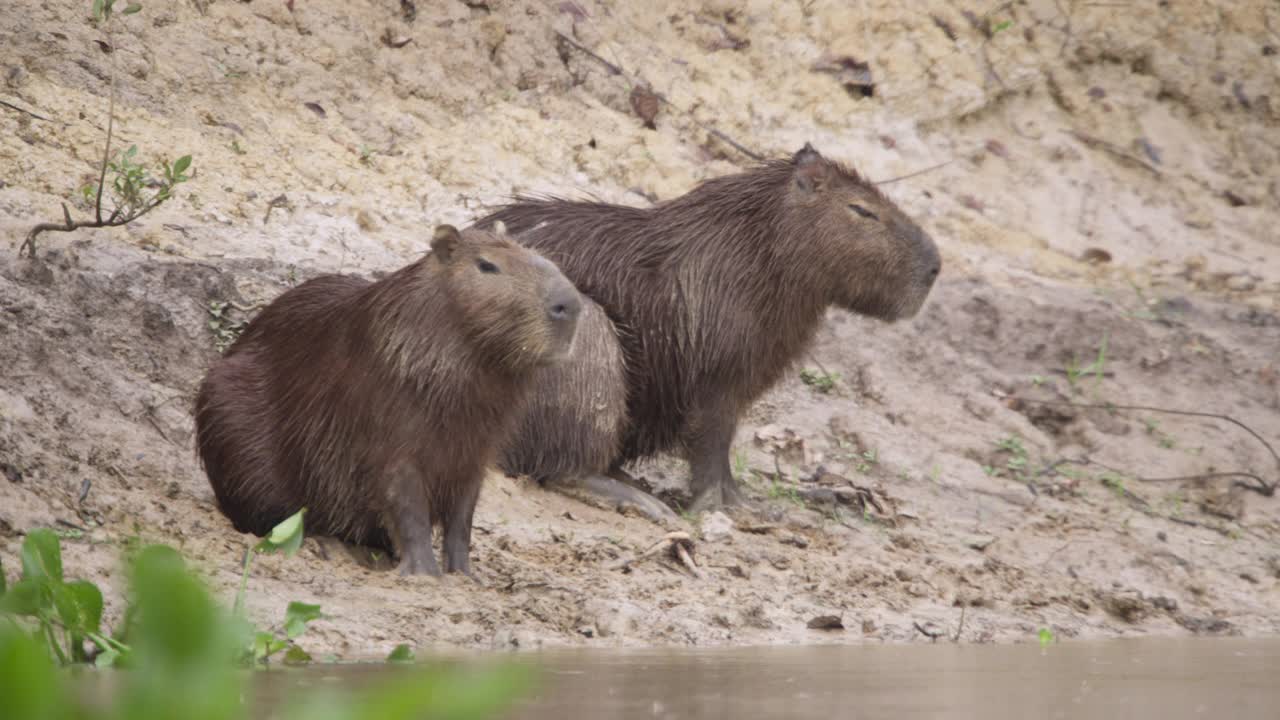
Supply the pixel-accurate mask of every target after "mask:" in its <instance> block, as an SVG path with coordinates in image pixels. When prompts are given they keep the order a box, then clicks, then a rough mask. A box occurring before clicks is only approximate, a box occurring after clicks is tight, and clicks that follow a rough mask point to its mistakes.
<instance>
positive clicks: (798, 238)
mask: <svg viewBox="0 0 1280 720" xmlns="http://www.w3.org/2000/svg"><path fill="white" fill-rule="evenodd" d="M495 221H501V222H503V223H505V224H506V227H507V228H509V230H510V231H511V232H512V233H514V234H516V235H517V236H518V237H519V238H520V241H521V242H522V243H524V244H526V245H528V246H530V247H533V248H535V249H537V250H538V251H539V252H542V253H543V254H544V255H546V257H547V258H548V259H550V260H552V261H553V262H555V263H556V264H557V265H559V266H560V268H561V269H562V270H563V271H564V273H565V275H566V276H568V277H569V279H570V280H572V281H573V282H574V284H575V285H576V286H577V287H578V289H579V290H580V291H581V292H582V294H583V295H584V296H586V297H588V298H590V299H592V300H593V301H594V302H596V303H598V304H599V305H600V306H601V307H602V308H603V309H604V311H605V312H606V313H607V314H608V316H609V318H610V319H611V320H612V321H613V322H614V323H615V325H616V327H617V333H618V334H617V338H618V340H619V341H620V343H621V346H622V348H623V350H624V356H625V360H626V385H627V388H626V391H627V412H626V418H625V424H624V427H625V429H624V430H623V432H622V438H621V441H620V446H621V451H620V452H618V453H617V454H616V456H615V457H614V462H613V465H615V466H616V465H618V464H620V463H622V462H626V461H630V460H633V459H636V458H640V457H644V456H648V455H652V454H654V453H659V452H664V451H671V450H679V451H682V452H683V453H684V454H685V455H686V457H687V458H688V459H689V461H690V465H691V472H692V489H693V491H694V493H695V495H696V496H698V498H699V501H700V502H705V503H706V505H707V506H715V505H719V504H721V501H724V502H731V501H733V500H735V499H736V494H737V488H736V484H735V482H734V481H733V478H732V474H731V471H730V466H729V457H728V454H729V445H730V443H731V442H732V439H733V435H734V431H735V429H736V426H737V421H738V418H739V417H740V415H741V414H742V413H743V412H744V411H745V410H746V409H747V408H748V407H749V406H750V404H751V403H752V402H753V401H754V400H755V399H756V398H758V397H759V396H760V395H761V394H762V393H763V392H764V391H766V390H767V389H768V388H769V387H770V386H772V385H773V384H774V383H776V382H777V381H778V379H779V378H781V377H782V375H783V373H784V372H785V371H786V370H787V369H788V368H789V367H790V366H791V365H792V364H793V363H794V362H795V361H796V360H797V359H799V358H800V356H801V355H802V354H803V352H804V351H805V349H806V348H807V347H808V346H809V344H810V343H811V342H812V340H813V337H814V335H815V333H816V331H817V328H818V326H819V323H820V322H821V320H822V318H823V316H824V313H825V311H826V309H827V308H828V307H829V306H832V305H834V306H837V307H842V308H845V309H847V310H851V311H853V312H858V313H862V314H865V315H870V316H873V317H878V318H881V319H884V320H888V321H892V320H896V319H898V318H903V317H910V316H912V315H914V314H915V313H916V312H918V311H919V309H920V307H921V306H922V305H923V303H924V301H925V298H926V297H927V295H928V293H929V290H930V288H931V287H932V284H933V281H934V279H935V277H936V276H937V274H938V272H939V270H940V266H941V261H940V259H939V255H938V252H937V248H936V246H935V245H934V243H933V241H932V239H930V238H929V236H928V235H927V234H926V233H925V232H924V231H923V230H921V229H920V227H919V226H918V225H916V223H914V222H913V221H912V220H911V219H910V218H908V217H907V216H906V215H905V214H904V213H903V212H902V211H901V210H900V209H898V207H897V206H896V205H895V204H894V203H893V202H892V201H891V200H889V199H888V198H887V197H885V196H884V195H883V194H881V193H880V192H879V191H878V190H877V189H876V188H875V187H874V186H872V185H871V184H870V183H868V182H866V181H865V180H863V179H862V178H860V177H859V176H858V175H857V173H856V172H854V171H853V170H851V169H848V168H846V167H843V166H841V165H839V164H837V163H834V162H831V161H829V160H827V159H825V158H823V157H822V156H821V155H819V154H818V153H817V151H815V150H813V149H812V148H811V147H810V146H808V145H806V146H805V148H804V149H802V150H801V151H800V152H798V153H796V155H795V156H794V157H792V158H790V159H788V160H780V161H773V162H768V163H764V164H762V165H761V166H760V167H757V168H755V169H753V170H750V171H747V172H744V173H740V174H736V175H730V176H726V177H720V178H715V179H712V180H709V181H706V182H704V183H702V184H701V185H699V186H698V187H697V188H695V189H694V190H693V191H691V192H689V193H688V194H686V195H683V196H681V197H678V198H675V199H673V200H670V201H667V202H663V203H660V204H658V205H655V206H654V207H652V208H647V209H641V208H633V207H625V206H619V205H610V204H605V203H599V202H578V201H569V200H563V199H557V198H543V199H540V198H518V199H517V201H516V202H514V203H512V204H511V205H508V206H506V207H504V208H502V209H500V210H499V211H498V212H495V213H493V214H492V215H490V216H488V217H486V218H484V219H483V220H481V221H480V222H478V223H477V226H479V227H486V226H488V225H489V224H491V223H493V222H495ZM581 341H583V342H586V343H589V344H591V345H599V344H603V343H606V342H607V339H604V340H602V339H599V338H590V339H588V338H586V337H584V338H582V339H581ZM579 371H580V369H579V368H575V367H574V363H573V362H570V363H566V364H565V365H563V366H560V367H558V368H555V369H548V370H545V371H543V372H542V375H543V376H544V377H543V378H542V379H540V381H539V390H538V393H537V397H536V398H535V399H534V400H533V402H534V403H535V405H543V406H548V407H555V406H560V407H561V410H562V412H564V414H565V415H566V416H567V415H572V414H574V413H576V412H578V410H576V408H580V407H582V405H583V403H582V402H581V399H580V398H578V399H575V398H570V399H568V400H564V399H562V398H563V394H564V393H571V392H572V391H573V389H574V388H575V387H580V386H582V385H583V383H581V382H577V383H575V382H569V381H564V380H560V381H557V379H556V378H555V377H554V376H556V375H558V374H562V373H573V372H579ZM548 376H551V377H548ZM549 391H550V392H549ZM579 424H580V423H579ZM597 441H598V442H599V443H600V444H601V445H604V446H607V445H608V444H609V443H612V442H614V441H613V440H612V439H610V438H608V437H604V436H601V437H599V438H597ZM517 442H523V441H520V440H518V441H517ZM582 460H583V462H582V463H580V464H579V465H578V467H577V468H576V469H577V470H578V471H579V472H594V471H597V470H598V469H599V468H596V467H592V466H591V462H590V461H589V459H588V458H582ZM566 462H567V461H565V460H561V461H560V464H559V465H558V466H557V467H558V468H561V467H564V466H565V465H566ZM569 464H572V463H569Z"/></svg>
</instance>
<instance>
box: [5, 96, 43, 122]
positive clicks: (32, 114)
mask: <svg viewBox="0 0 1280 720" xmlns="http://www.w3.org/2000/svg"><path fill="white" fill-rule="evenodd" d="M0 105H3V106H5V107H7V108H9V109H10V110H16V111H18V112H20V113H22V114H24V115H30V116H31V117H33V118H35V119H37V120H44V121H45V122H53V121H52V120H50V119H49V118H47V117H45V116H43V115H37V114H36V113H33V112H31V111H30V110H27V109H26V108H20V107H18V106H17V105H14V104H13V103H8V102H5V101H4V100H0Z"/></svg>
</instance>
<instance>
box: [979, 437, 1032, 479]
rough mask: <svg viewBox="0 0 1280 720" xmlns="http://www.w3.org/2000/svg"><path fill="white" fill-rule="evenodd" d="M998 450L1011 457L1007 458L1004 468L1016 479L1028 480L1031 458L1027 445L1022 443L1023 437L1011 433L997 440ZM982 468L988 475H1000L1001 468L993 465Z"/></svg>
mask: <svg viewBox="0 0 1280 720" xmlns="http://www.w3.org/2000/svg"><path fill="white" fill-rule="evenodd" d="M996 451H997V452H1001V453H1005V454H1007V455H1009V458H1008V459H1007V460H1005V463H1004V470H1006V471H1008V473H1009V476H1010V477H1012V478H1014V479H1016V480H1019V481H1022V482H1026V480H1027V467H1028V465H1029V464H1030V461H1031V458H1030V455H1029V454H1028V453H1027V448H1026V446H1025V445H1023V444H1022V438H1020V437H1018V436H1017V435H1010V436H1008V437H1006V438H1003V439H1001V440H999V441H997V442H996ZM982 469H983V472H985V473H987V474H988V475H998V474H999V473H1000V472H1001V471H1000V470H999V469H997V468H995V467H994V466H991V465H986V466H983V468H982Z"/></svg>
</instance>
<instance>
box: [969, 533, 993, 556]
mask: <svg viewBox="0 0 1280 720" xmlns="http://www.w3.org/2000/svg"><path fill="white" fill-rule="evenodd" d="M995 541H996V539H995V538H994V537H992V536H990V535H972V536H970V537H968V538H966V539H965V541H964V544H965V547H970V548H973V549H974V550H977V551H978V552H982V551H983V550H986V549H987V548H988V547H990V546H991V543H993V542H995Z"/></svg>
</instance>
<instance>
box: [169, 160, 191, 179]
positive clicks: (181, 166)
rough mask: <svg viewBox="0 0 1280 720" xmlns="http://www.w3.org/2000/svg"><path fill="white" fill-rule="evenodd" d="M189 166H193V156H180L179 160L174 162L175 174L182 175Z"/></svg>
mask: <svg viewBox="0 0 1280 720" xmlns="http://www.w3.org/2000/svg"><path fill="white" fill-rule="evenodd" d="M189 167H191V156H190V155H183V156H182V157H180V158H178V160H177V161H176V162H175V163H173V174H174V175H181V174H182V173H184V172H186V171H187V168H189Z"/></svg>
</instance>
